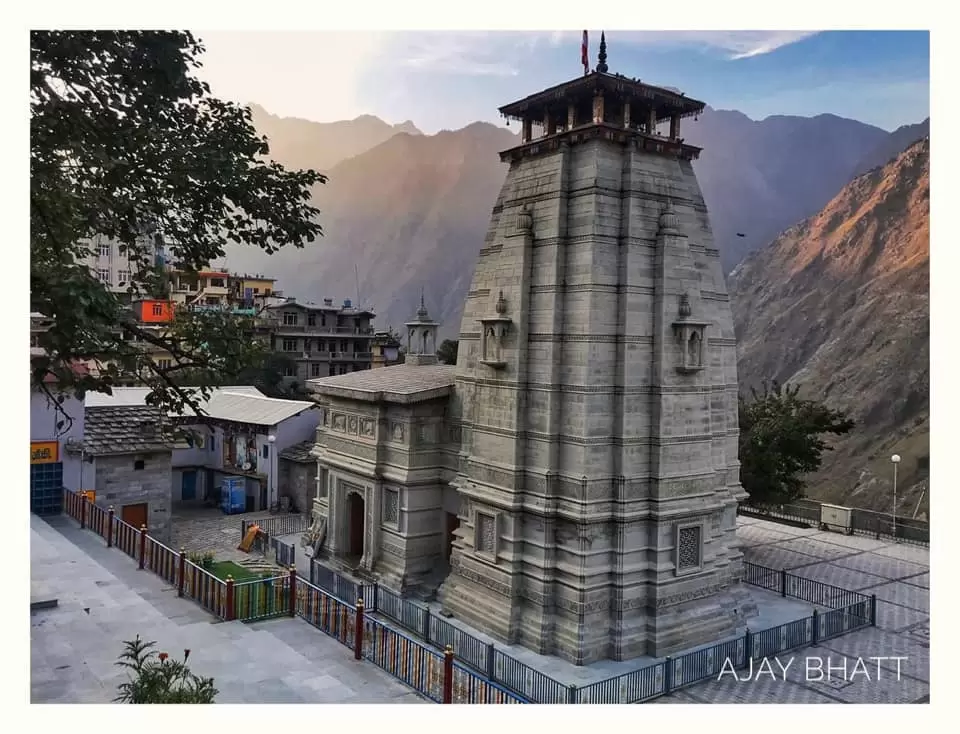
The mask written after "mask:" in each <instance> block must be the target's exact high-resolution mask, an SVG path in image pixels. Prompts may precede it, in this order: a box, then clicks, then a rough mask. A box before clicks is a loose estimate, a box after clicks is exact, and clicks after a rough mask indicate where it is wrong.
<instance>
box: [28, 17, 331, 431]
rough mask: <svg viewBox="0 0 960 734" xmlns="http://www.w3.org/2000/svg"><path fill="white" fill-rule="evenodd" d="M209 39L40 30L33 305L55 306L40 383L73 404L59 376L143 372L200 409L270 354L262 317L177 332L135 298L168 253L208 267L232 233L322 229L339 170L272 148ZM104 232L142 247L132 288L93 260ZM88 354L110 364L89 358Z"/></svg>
mask: <svg viewBox="0 0 960 734" xmlns="http://www.w3.org/2000/svg"><path fill="white" fill-rule="evenodd" d="M202 52H203V46H202V45H201V44H200V42H199V41H197V40H196V39H194V37H193V36H192V35H191V34H189V33H182V32H160V31H96V32H88V31H34V32H32V33H31V36H30V92H31V101H30V110H31V120H30V225H31V226H30V306H31V311H33V312H39V313H42V314H44V315H45V316H47V317H48V318H50V319H51V320H52V326H51V328H50V329H49V330H47V331H45V332H44V333H42V334H41V335H40V336H39V337H38V341H39V346H40V347H41V348H42V349H43V350H44V352H45V354H44V355H43V356H37V357H32V358H31V383H32V386H33V387H34V389H37V390H39V391H42V392H45V393H47V394H48V395H49V396H50V397H52V398H57V397H59V398H60V400H59V402H62V395H60V396H55V395H53V394H52V393H51V392H50V387H49V385H50V384H51V383H55V384H56V385H58V386H59V391H61V392H62V393H63V394H68V393H71V392H72V393H74V394H76V395H77V396H78V397H82V396H83V394H84V393H86V392H88V391H95V392H107V393H109V392H110V391H111V389H112V387H113V386H116V385H118V384H124V383H126V382H129V381H130V379H131V378H135V379H137V380H138V381H139V382H141V383H145V384H146V385H148V386H150V387H151V388H153V390H152V393H151V398H150V402H152V403H153V404H156V405H160V406H162V407H164V408H166V409H168V410H172V411H174V412H181V411H182V410H183V408H184V407H185V406H190V407H191V408H193V409H195V410H196V409H198V407H199V405H198V402H199V400H200V399H202V398H204V397H206V396H207V395H208V393H209V390H208V389H209V388H210V387H215V386H217V385H220V384H223V381H222V380H223V378H224V376H225V375H230V374H236V373H238V372H240V371H242V370H243V369H244V367H245V366H247V365H249V364H254V363H256V361H257V360H258V359H260V358H261V357H260V356H259V355H258V353H257V349H258V348H257V347H256V345H255V340H254V339H253V338H252V336H251V335H252V334H253V323H252V320H250V319H243V318H238V317H236V316H235V315H234V314H231V313H229V312H218V311H207V312H202V313H194V312H191V311H187V310H180V311H178V312H177V314H176V317H175V319H174V321H173V323H172V324H170V326H169V328H168V329H165V330H163V331H157V330H154V329H148V328H145V327H144V326H143V325H142V324H140V323H138V321H137V320H136V319H135V318H134V315H133V313H132V312H131V311H130V310H129V309H128V308H127V307H126V306H125V304H124V301H125V300H131V299H136V298H142V297H150V296H158V295H162V294H164V293H165V283H164V281H165V277H166V270H165V267H164V265H163V262H161V261H160V260H159V259H158V257H157V255H158V252H161V251H162V252H163V253H165V255H166V256H167V258H168V260H169V264H170V265H172V266H173V267H176V268H177V269H180V270H185V271H187V272H196V271H199V270H202V269H203V268H205V267H206V266H207V265H208V264H209V263H210V262H211V261H213V260H215V259H217V258H219V257H222V256H223V254H224V246H225V244H226V243H227V242H235V243H239V244H243V245H247V246H250V247H259V248H261V249H262V250H264V251H265V252H267V253H273V252H275V251H276V250H278V249H279V248H281V247H285V246H293V247H303V246H304V245H305V244H306V243H309V242H312V241H313V240H314V239H315V238H316V237H318V236H321V235H322V231H321V227H320V224H319V223H318V222H317V215H318V211H317V210H316V209H315V208H314V207H313V206H311V204H310V197H311V188H312V187H313V186H314V185H316V184H319V183H324V182H325V181H326V178H325V177H324V176H323V175H321V174H319V173H317V172H316V171H310V170H306V171H288V170H286V169H284V168H283V167H282V166H280V165H279V164H277V163H275V162H272V161H270V160H269V158H268V155H269V147H268V145H267V142H266V139H265V138H263V137H260V136H258V135H257V133H256V131H255V129H254V127H253V125H252V123H251V115H250V111H249V110H248V109H246V108H242V107H240V106H238V105H235V104H232V103H230V102H225V101H222V100H219V99H217V98H216V97H214V96H212V95H211V94H210V89H209V87H208V85H207V84H206V83H205V82H202V81H200V80H199V79H197V78H196V76H195V75H194V71H195V69H196V68H197V67H199V66H200V61H199V58H200V56H201V54H202ZM100 238H103V239H105V240H107V241H109V242H114V243H117V244H118V246H119V248H120V251H121V253H123V254H125V255H126V256H127V257H128V258H129V260H130V264H131V267H130V270H131V275H130V283H129V287H128V293H127V294H126V295H127V296H128V298H127V299H121V298H119V297H118V295H117V294H114V293H111V292H110V291H109V290H108V289H107V288H106V287H105V286H104V285H103V284H102V283H100V282H99V281H98V280H97V278H95V277H94V276H93V274H92V273H91V272H90V270H89V267H88V265H87V258H88V257H89V256H90V255H91V254H92V247H93V243H94V242H96V241H98V240H99V239H100ZM137 342H140V343H146V344H148V345H152V346H153V347H156V348H158V349H161V350H165V351H167V352H169V353H170V354H171V355H172V357H173V359H172V360H171V363H170V364H169V365H167V364H164V365H163V366H160V365H158V364H155V363H154V361H153V360H152V359H151V358H150V356H149V355H148V354H146V353H145V350H143V349H142V348H140V347H139V346H138V345H137ZM90 360H94V361H95V363H96V364H97V366H98V369H96V370H93V371H91V372H90V373H86V372H84V371H81V370H77V369H75V365H76V363H77V362H88V361H90ZM183 372H192V373H193V374H194V375H195V376H197V375H199V376H200V377H201V378H202V381H201V386H202V387H203V388H204V389H203V390H202V391H200V393H201V394H200V395H197V393H196V392H190V391H184V390H182V389H181V387H180V382H181V381H179V380H178V379H177V377H178V375H179V374H180V373H183ZM51 377H52V379H51ZM58 404H59V403H58ZM63 417H64V419H65V420H69V416H66V415H65V414H64V416H63Z"/></svg>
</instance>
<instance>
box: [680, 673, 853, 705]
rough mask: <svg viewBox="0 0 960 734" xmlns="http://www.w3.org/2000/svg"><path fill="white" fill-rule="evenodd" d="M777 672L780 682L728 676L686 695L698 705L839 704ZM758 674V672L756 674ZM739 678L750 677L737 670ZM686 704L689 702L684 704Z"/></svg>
mask: <svg viewBox="0 0 960 734" xmlns="http://www.w3.org/2000/svg"><path fill="white" fill-rule="evenodd" d="M774 669H775V670H777V679H776V680H772V679H771V678H769V677H768V676H765V675H764V676H761V677H759V678H754V679H752V680H734V679H733V678H732V677H731V676H727V675H725V676H724V677H723V678H722V679H719V680H715V681H710V682H707V683H701V684H699V685H696V686H692V687H691V688H686V689H684V690H683V693H684V694H686V696H688V697H689V698H690V699H692V700H693V701H694V702H697V703H788V704H808V703H837V702H838V701H837V699H836V698H834V697H832V696H830V695H828V692H824V691H818V690H816V689H815V688H812V687H809V686H805V685H802V684H800V683H797V682H795V681H793V680H790V679H787V680H784V679H783V676H782V674H781V673H780V672H779V669H777V668H776V667H775V666H774ZM755 672H756V671H755ZM738 676H739V677H740V678H746V677H747V671H746V670H743V671H738ZM684 703H686V701H684Z"/></svg>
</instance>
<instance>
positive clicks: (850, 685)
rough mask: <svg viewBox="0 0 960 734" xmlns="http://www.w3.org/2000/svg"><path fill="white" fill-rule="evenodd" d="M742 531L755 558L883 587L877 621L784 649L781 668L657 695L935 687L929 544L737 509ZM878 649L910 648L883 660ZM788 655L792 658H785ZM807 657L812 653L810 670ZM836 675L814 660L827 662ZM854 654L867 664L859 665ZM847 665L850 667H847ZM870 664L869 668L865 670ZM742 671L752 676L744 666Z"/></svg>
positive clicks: (827, 696)
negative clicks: (794, 523)
mask: <svg viewBox="0 0 960 734" xmlns="http://www.w3.org/2000/svg"><path fill="white" fill-rule="evenodd" d="M738 535H739V537H740V540H741V541H742V543H743V545H744V549H743V550H744V557H745V558H746V560H747V561H750V562H751V563H757V564H760V565H764V566H768V567H773V568H785V569H787V571H789V572H790V573H793V574H796V575H798V576H804V577H806V578H810V579H816V580H818V581H822V582H824V583H827V584H833V585H835V586H840V587H843V588H846V589H852V590H855V591H859V592H861V593H863V594H876V596H877V626H876V627H874V628H866V629H862V630H858V631H856V632H852V633H849V634H846V635H843V636H841V637H838V638H835V639H832V640H827V641H826V642H824V643H823V644H821V645H819V646H817V647H815V648H806V649H803V650H798V651H796V652H795V653H792V654H787V655H782V656H780V662H781V663H782V664H783V665H784V666H785V667H788V669H787V673H786V675H785V676H784V675H783V674H782V673H781V672H780V669H779V668H777V667H776V665H774V668H773V669H774V670H775V671H776V673H777V675H776V677H777V680H772V679H771V678H770V676H768V675H764V676H761V677H759V678H757V677H756V676H754V679H753V680H752V681H736V680H734V679H733V677H732V676H724V678H723V680H717V681H710V682H707V683H701V684H699V685H696V686H691V687H690V688H686V689H683V690H680V691H677V692H676V693H674V694H672V695H670V696H666V697H664V698H659V699H656V700H655V701H653V703H925V702H927V701H928V700H929V696H930V552H929V549H928V548H926V547H920V546H914V545H907V544H904V543H894V542H893V541H891V540H875V539H873V538H868V537H864V536H856V535H854V536H846V535H841V534H839V533H831V532H823V531H820V530H816V529H803V528H793V527H790V526H788V525H781V524H779V523H772V522H768V521H765V520H758V519H754V518H748V517H741V518H739V528H738ZM873 656H878V657H879V656H886V657H905V658H906V660H903V661H902V662H901V663H900V675H899V678H898V676H897V663H896V662H895V661H883V662H881V663H879V665H880V670H879V671H878V670H877V665H878V663H877V662H876V661H871V660H869V659H868V658H870V657H873ZM791 658H792V659H793V660H794V662H793V664H792V665H788V664H789V662H790V660H791ZM807 658H811V662H810V666H811V673H810V674H809V675H808V674H807V671H806V668H807ZM828 658H829V665H830V666H831V667H832V668H833V670H834V672H833V674H832V675H831V679H830V680H827V679H826V676H824V680H822V681H820V680H813V679H816V678H818V677H819V674H818V673H817V672H816V668H817V666H818V665H819V664H821V663H822V664H823V668H824V670H826V666H827V664H828ZM858 658H862V659H863V667H858V668H857V670H858V671H861V672H858V673H857V674H856V675H854V674H853V670H854V668H855V666H856V663H857V660H858ZM844 666H845V668H846V673H844V672H843V668H844ZM864 669H866V671H867V674H868V676H869V677H868V676H867V675H865V674H864V673H863V672H862V671H863V670H864ZM739 677H741V678H744V677H748V676H747V675H746V673H744V672H741V673H740V676H739Z"/></svg>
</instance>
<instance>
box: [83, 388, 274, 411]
mask: <svg viewBox="0 0 960 734" xmlns="http://www.w3.org/2000/svg"><path fill="white" fill-rule="evenodd" d="M218 392H231V393H240V394H243V395H253V396H257V397H266V396H265V395H264V394H263V393H262V392H260V391H259V390H257V388H255V387H252V386H249V385H231V386H229V387H226V386H225V387H219V388H214V389H213V390H212V392H211V396H210V397H211V398H212V397H213V396H214V395H216V394H217V393H218ZM149 394H150V388H149V387H115V388H113V394H112V395H107V394H106V393H102V392H90V393H87V395H86V398H85V399H84V402H83V404H84V406H85V407H87V408H101V407H114V408H119V407H122V406H136V405H146V404H147V395H149Z"/></svg>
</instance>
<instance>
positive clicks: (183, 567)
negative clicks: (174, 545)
mask: <svg viewBox="0 0 960 734" xmlns="http://www.w3.org/2000/svg"><path fill="white" fill-rule="evenodd" d="M186 575H187V549H186V548H183V547H181V548H180V570H179V571H177V596H183V580H184V578H185V577H186Z"/></svg>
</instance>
